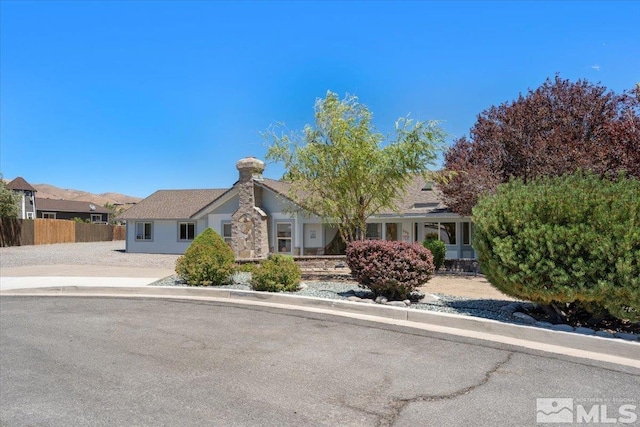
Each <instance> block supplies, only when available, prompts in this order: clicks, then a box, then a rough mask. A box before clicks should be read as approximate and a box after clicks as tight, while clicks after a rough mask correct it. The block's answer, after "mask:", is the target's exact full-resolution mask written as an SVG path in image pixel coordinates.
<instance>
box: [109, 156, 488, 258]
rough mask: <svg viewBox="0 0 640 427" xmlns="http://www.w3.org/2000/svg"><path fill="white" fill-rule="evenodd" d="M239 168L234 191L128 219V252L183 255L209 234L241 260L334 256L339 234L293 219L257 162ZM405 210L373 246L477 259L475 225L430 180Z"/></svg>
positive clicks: (283, 187) (378, 224)
mask: <svg viewBox="0 0 640 427" xmlns="http://www.w3.org/2000/svg"><path fill="white" fill-rule="evenodd" d="M236 166H237V168H238V171H239V180H238V181H237V182H236V183H235V184H234V185H233V186H232V187H231V188H228V189H211V190H159V191H156V192H155V193H153V194H152V195H151V196H149V197H147V198H146V199H144V200H142V201H141V202H139V203H138V204H136V205H135V206H134V207H132V208H131V209H129V210H128V211H126V212H125V213H123V214H122V215H120V216H119V219H122V220H126V223H127V232H126V250H127V252H134V253H135V252H140V253H164V254H182V253H184V252H185V251H186V249H187V248H188V247H189V245H190V244H191V242H192V241H193V239H194V238H195V236H197V235H198V234H199V233H201V232H202V231H204V230H205V229H206V228H207V227H211V228H212V229H213V230H215V231H216V232H218V233H219V234H220V235H221V236H222V237H223V238H224V239H225V241H227V242H228V243H229V244H230V245H231V247H232V248H233V250H234V253H235V254H236V257H237V258H239V259H246V258H264V257H266V256H267V255H268V254H269V253H281V254H288V255H322V254H327V253H330V252H331V248H332V247H333V243H335V242H334V238H336V236H337V233H338V232H337V229H336V228H335V227H331V226H329V225H326V224H323V222H322V220H321V219H320V218H318V217H317V216H315V215H313V214H311V213H304V214H303V213H302V212H299V211H298V212H295V213H292V212H294V211H296V210H295V209H292V204H293V202H292V201H291V200H290V199H289V198H288V196H287V195H288V190H289V185H288V184H287V183H286V182H283V181H276V180H272V179H267V178H263V177H262V172H263V171H264V163H263V162H262V161H260V160H258V159H255V158H252V157H248V158H245V159H241V160H240V161H239V162H238V163H237V165H236ZM398 206H399V209H398V210H399V212H391V211H389V212H381V213H379V214H377V215H375V216H372V217H371V218H369V221H368V224H367V231H366V236H367V238H368V239H382V240H400V241H406V242H421V241H423V240H424V238H425V237H426V236H427V235H433V234H435V235H437V236H438V237H439V238H440V239H441V240H442V241H444V243H445V246H446V248H447V254H446V257H447V258H448V259H469V258H475V252H474V250H473V248H472V247H471V235H472V232H473V226H472V224H471V220H470V218H467V217H461V216H459V215H457V214H454V213H452V212H451V211H449V210H448V209H447V208H446V207H445V206H444V205H443V204H442V201H441V199H440V194H439V192H438V191H437V189H435V188H433V187H432V185H431V184H430V183H428V182H425V181H424V179H423V178H421V177H416V178H415V179H414V181H413V182H412V183H411V185H410V186H409V188H408V189H407V192H406V194H405V195H404V196H403V197H402V199H401V200H399V203H398Z"/></svg>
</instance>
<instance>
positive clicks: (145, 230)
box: [136, 222, 153, 241]
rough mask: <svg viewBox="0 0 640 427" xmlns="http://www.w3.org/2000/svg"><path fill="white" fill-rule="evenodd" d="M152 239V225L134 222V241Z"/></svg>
mask: <svg viewBox="0 0 640 427" xmlns="http://www.w3.org/2000/svg"><path fill="white" fill-rule="evenodd" d="M152 237H153V223H151V222H136V240H140V241H144V240H151V239H152Z"/></svg>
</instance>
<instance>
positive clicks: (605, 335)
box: [596, 331, 614, 338]
mask: <svg viewBox="0 0 640 427" xmlns="http://www.w3.org/2000/svg"><path fill="white" fill-rule="evenodd" d="M596 336H598V337H602V338H613V337H614V336H613V334H612V333H611V332H607V331H596Z"/></svg>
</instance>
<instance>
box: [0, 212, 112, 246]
mask: <svg viewBox="0 0 640 427" xmlns="http://www.w3.org/2000/svg"><path fill="white" fill-rule="evenodd" d="M124 237H125V227H124V226H123V225H107V224H86V223H76V222H74V221H68V220H63V219H42V218H38V219H35V220H33V219H12V218H0V246H27V245H48V244H52V243H77V242H105V241H110V240H124Z"/></svg>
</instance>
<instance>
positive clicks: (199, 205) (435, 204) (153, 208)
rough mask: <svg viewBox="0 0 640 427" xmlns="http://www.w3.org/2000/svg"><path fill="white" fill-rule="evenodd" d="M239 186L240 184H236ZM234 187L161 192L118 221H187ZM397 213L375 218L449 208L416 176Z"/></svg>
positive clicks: (283, 185)
mask: <svg viewBox="0 0 640 427" xmlns="http://www.w3.org/2000/svg"><path fill="white" fill-rule="evenodd" d="M256 183H257V184H259V185H262V186H263V187H265V188H268V189H269V190H271V191H273V192H275V193H277V194H279V195H281V196H283V197H286V198H288V199H289V198H290V197H289V190H290V188H291V184H290V183H288V182H286V181H277V180H274V179H268V178H264V179H261V180H259V181H256ZM236 184H237V183H236ZM236 184H234V186H233V187H231V188H218V189H202V190H158V191H156V192H155V193H153V194H152V195H150V196H149V197H147V198H146V199H144V200H142V201H140V202H138V203H137V204H136V205H135V206H133V207H131V208H130V209H129V210H127V211H125V212H124V213H122V214H120V215H119V216H118V219H122V220H132V219H186V218H193V217H194V216H195V215H197V214H199V213H201V212H202V211H203V210H206V209H210V208H211V206H212V205H214V204H216V203H218V202H220V201H221V200H223V199H221V197H222V196H223V195H224V194H227V193H229V192H231V191H233V190H234V188H235V186H236ZM398 197H399V199H398V201H397V206H398V211H399V212H396V211H393V210H386V211H383V212H380V213H378V214H376V215H375V216H398V215H403V216H404V215H408V216H411V215H428V214H437V215H440V216H441V215H446V214H447V213H449V211H448V209H447V208H446V206H445V205H444V203H443V202H442V197H441V192H440V191H439V190H438V189H437V188H436V187H434V186H432V185H431V183H430V182H429V181H428V180H425V179H424V178H423V177H422V176H415V177H414V178H413V180H412V181H411V182H410V183H409V185H408V186H407V191H406V193H405V194H404V195H400V196H398Z"/></svg>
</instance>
